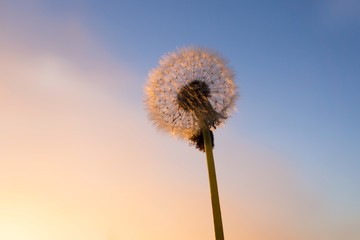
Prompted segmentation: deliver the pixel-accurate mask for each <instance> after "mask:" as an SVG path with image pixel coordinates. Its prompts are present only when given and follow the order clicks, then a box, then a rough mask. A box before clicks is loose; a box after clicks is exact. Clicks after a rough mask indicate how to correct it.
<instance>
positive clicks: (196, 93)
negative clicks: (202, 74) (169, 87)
mask: <svg viewBox="0 0 360 240" xmlns="http://www.w3.org/2000/svg"><path fill="white" fill-rule="evenodd" d="M208 97H210V88H209V86H208V85H207V84H206V83H205V82H203V81H200V80H194V81H192V82H190V83H189V84H187V85H185V86H184V87H182V88H181V89H180V91H179V92H178V95H177V102H178V104H179V106H180V107H181V108H183V109H184V110H185V111H196V110H202V109H204V108H206V107H207V106H208V105H209V102H208Z"/></svg>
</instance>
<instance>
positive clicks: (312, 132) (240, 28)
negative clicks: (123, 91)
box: [51, 1, 360, 190]
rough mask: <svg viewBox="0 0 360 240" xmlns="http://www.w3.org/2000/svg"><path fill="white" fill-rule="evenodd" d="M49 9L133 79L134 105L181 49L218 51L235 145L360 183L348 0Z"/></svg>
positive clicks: (354, 37) (353, 8)
mask: <svg viewBox="0 0 360 240" xmlns="http://www.w3.org/2000/svg"><path fill="white" fill-rule="evenodd" d="M51 8H52V11H54V12H55V14H59V15H60V16H62V15H64V14H70V15H77V14H79V13H80V15H82V17H83V18H84V21H86V23H87V25H88V26H90V27H91V29H92V30H93V31H95V32H96V33H97V36H99V38H100V39H101V41H102V42H103V44H104V45H105V48H106V49H108V51H110V52H111V53H112V55H113V56H114V58H117V59H119V60H120V61H121V62H122V63H123V64H125V65H127V66H128V67H129V68H130V69H132V70H133V71H135V72H136V73H137V76H138V77H139V79H137V80H136V82H135V83H133V84H134V85H135V86H136V88H134V91H132V92H128V94H129V95H130V97H131V98H137V99H134V101H139V100H138V99H139V98H141V95H142V92H141V91H140V89H141V86H142V84H143V79H144V78H146V76H147V72H148V71H149V70H150V69H151V68H153V67H154V66H155V65H156V64H157V61H158V59H159V58H160V56H161V55H162V54H164V53H166V52H168V51H173V50H175V49H176V47H183V46H188V45H201V46H207V47H212V48H214V49H217V50H218V51H219V52H221V53H222V54H223V55H224V56H225V57H226V58H228V60H229V62H230V65H231V66H232V67H233V68H234V70H235V71H236V73H237V79H236V80H237V82H238V85H239V86H240V89H241V90H240V94H241V100H240V101H239V104H238V109H239V112H238V113H237V114H236V116H235V118H234V120H233V121H232V122H231V123H232V128H233V131H236V133H237V135H238V136H239V137H240V138H249V139H251V141H259V142H261V143H262V144H265V145H268V146H269V147H270V148H271V147H274V148H276V149H279V150H280V151H284V152H285V153H287V154H290V155H291V156H292V157H294V161H296V164H297V165H298V166H299V167H300V168H304V169H305V170H304V171H305V172H309V173H310V174H313V175H314V176H313V177H316V176H315V175H319V174H320V175H322V174H324V175H328V176H326V177H325V178H326V179H327V180H326V182H327V181H329V183H332V182H333V181H345V182H344V183H346V181H347V178H351V179H352V180H351V181H350V183H351V182H352V181H355V180H356V181H359V178H358V177H357V176H356V175H357V170H358V168H359V162H358V161H357V160H358V158H359V157H358V156H359V153H360V152H359V151H360V150H359V148H358V147H357V146H358V145H359V143H360V132H359V131H360V130H359V126H358V123H359V122H360V114H359V110H358V107H357V106H358V104H359V102H360V95H359V94H358V93H357V92H358V89H359V86H360V85H359V84H360V83H359V81H358V77H359V72H360V68H359V67H358V65H359V57H360V46H359V44H358V41H359V39H360V31H359V27H360V19H359V15H358V13H359V9H360V8H359V4H358V3H356V2H355V1H272V2H269V1H136V2H134V1H105V2H103V1H92V2H91V3H89V2H87V3H86V4H85V3H82V4H78V5H75V6H74V4H73V3H71V2H69V3H68V4H66V3H63V2H62V3H58V4H51ZM313 168H315V169H316V170H314V169H313ZM340 169H342V171H340V172H339V173H336V170H340ZM356 169H357V170H356ZM314 171H315V172H314ZM341 172H342V173H341ZM351 176H352V177H351ZM356 181H355V182H356ZM327 183H328V182H327ZM354 190H355V189H354Z"/></svg>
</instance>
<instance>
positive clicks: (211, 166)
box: [202, 128, 224, 240]
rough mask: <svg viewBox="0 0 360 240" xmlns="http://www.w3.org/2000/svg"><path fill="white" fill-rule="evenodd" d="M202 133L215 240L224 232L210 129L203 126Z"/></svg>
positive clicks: (220, 238)
mask: <svg viewBox="0 0 360 240" xmlns="http://www.w3.org/2000/svg"><path fill="white" fill-rule="evenodd" d="M202 132H203V135H204V145H205V152H206V161H207V166H208V172H209V182H210V193H211V203H212V210H213V217H214V228H215V236H216V240H223V239H224V232H223V226H222V220H221V211H220V200H219V193H218V187H217V182H216V172H215V163H214V156H213V152H212V145H211V138H210V130H209V129H208V128H204V129H203V130H202Z"/></svg>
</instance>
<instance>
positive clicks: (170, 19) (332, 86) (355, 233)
mask: <svg viewBox="0 0 360 240" xmlns="http://www.w3.org/2000/svg"><path fill="white" fill-rule="evenodd" d="M359 41H360V3H359V2H358V1H356V0H327V1H326V0H313V1H188V0H183V1H140V0H139V1H127V0H124V1H95V0H90V1H84V0H79V1H69V0H64V1H51V0H48V1H46V0H32V1H25V0H13V1H7V0H5V1H1V3H0V133H1V134H0V239H4V240H48V239H52V240H57V239H59V240H60V239H61V240H62V239H74V240H75V239H76V240H80V239H86V240H120V239H122V240H132V239H134V240H138V239H139V240H140V239H158V240H162V239H164V240H168V239H173V240H177V239H214V234H213V225H212V215H211V202H210V192H209V185H208V177H207V169H206V161H205V155H204V154H203V153H202V152H199V151H197V150H196V149H195V148H194V147H193V146H189V144H188V143H187V142H185V141H180V140H177V139H173V137H172V136H171V135H169V134H164V133H161V132H158V131H157V130H156V129H155V128H154V127H153V126H152V124H151V122H150V121H149V120H148V118H147V113H146V111H145V106H144V103H143V98H144V88H143V86H144V83H145V81H146V79H147V76H148V72H149V71H150V70H151V69H152V68H154V67H156V65H157V64H158V61H159V59H160V58H161V56H162V55H163V54H165V53H167V52H170V51H174V50H176V49H177V48H181V47H186V46H190V45H194V46H204V47H209V48H213V49H216V50H217V51H218V52H220V53H221V54H222V55H223V56H224V57H225V58H226V59H227V60H228V61H229V65H230V66H231V67H232V68H233V70H234V71H235V73H236V77H235V81H236V84H237V85H238V86H239V93H240V99H239V101H238V102H237V105H236V106H237V111H236V112H235V113H234V114H233V116H232V117H231V118H230V119H229V120H228V121H227V124H226V125H225V126H224V127H223V128H220V129H217V130H216V131H215V133H214V134H215V148H214V157H215V163H216V170H217V177H218V185H219V193H220V201H221V209H222V215H223V223H224V232H225V237H226V239H246V240H273V239H274V240H275V239H276V240H289V239H292V240H298V239H299V240H303V239H310V240H313V239H314V240H315V239H316V240H342V239H346V240H357V239H359V238H360V205H359V202H360V187H359V183H360V175H359V171H360V162H359V156H360V148H359V144H360V127H359V122H360V111H359V107H358V105H359V103H360V95H359V94H358V91H359V88H360V82H359V76H360V68H359V63H360V46H359V44H358V43H359Z"/></svg>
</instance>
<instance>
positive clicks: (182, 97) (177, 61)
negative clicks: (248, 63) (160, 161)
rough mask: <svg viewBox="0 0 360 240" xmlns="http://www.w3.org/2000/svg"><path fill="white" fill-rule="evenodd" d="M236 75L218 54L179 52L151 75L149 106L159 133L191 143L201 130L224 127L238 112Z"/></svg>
mask: <svg viewBox="0 0 360 240" xmlns="http://www.w3.org/2000/svg"><path fill="white" fill-rule="evenodd" d="M233 79H234V73H233V71H232V70H231V69H230V68H229V67H227V66H226V61H225V60H224V59H223V58H222V57H220V56H219V54H217V53H216V52H214V51H212V50H209V49H205V48H201V47H197V48H195V47H188V48H182V49H178V50H177V51H176V52H171V53H168V54H166V55H164V56H163V57H162V59H161V60H160V63H159V65H158V66H157V67H156V68H154V69H152V70H151V71H150V72H149V78H148V80H147V83H146V85H145V95H146V96H145V103H146V107H147V110H148V112H149V117H150V119H151V120H152V122H153V123H154V125H156V126H157V127H158V128H159V129H161V130H165V131H167V132H170V133H172V134H173V135H174V136H175V137H179V138H186V139H190V138H191V137H192V136H194V135H195V134H197V133H199V131H200V130H201V128H203V127H209V128H210V129H212V130H213V129H215V128H216V127H217V126H221V125H222V124H223V123H224V121H225V120H226V119H227V118H228V117H229V115H230V113H231V112H232V111H233V110H234V109H235V101H236V99H237V96H238V94H237V87H236V85H235V83H234V81H233Z"/></svg>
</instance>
